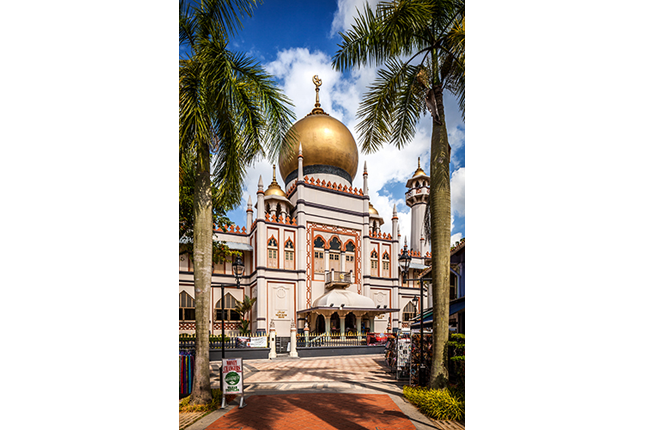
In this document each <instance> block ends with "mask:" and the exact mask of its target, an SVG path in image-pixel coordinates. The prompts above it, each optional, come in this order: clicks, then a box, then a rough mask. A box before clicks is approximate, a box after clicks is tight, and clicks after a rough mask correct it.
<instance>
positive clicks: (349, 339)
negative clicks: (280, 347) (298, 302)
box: [296, 333, 387, 348]
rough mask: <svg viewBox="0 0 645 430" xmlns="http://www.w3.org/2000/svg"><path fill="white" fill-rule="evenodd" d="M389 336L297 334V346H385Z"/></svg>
mask: <svg viewBox="0 0 645 430" xmlns="http://www.w3.org/2000/svg"><path fill="white" fill-rule="evenodd" d="M386 340H387V336H386V335H384V336H380V335H376V334H375V333H350V334H345V335H342V334H340V333H322V334H317V333H309V334H303V333H300V334H297V335H296V346H297V347H298V348H302V347H308V348H311V347H326V346H333V347H342V346H371V345H383V344H385V341H386Z"/></svg>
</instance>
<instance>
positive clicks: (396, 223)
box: [392, 204, 399, 266]
mask: <svg viewBox="0 0 645 430" xmlns="http://www.w3.org/2000/svg"><path fill="white" fill-rule="evenodd" d="M398 231H399V217H398V216H397V213H396V204H395V205H394V209H393V210H392V241H393V242H394V243H393V244H392V258H396V257H395V256H397V255H399V241H398V238H397V236H396V235H397V234H398ZM392 261H393V262H395V263H396V261H394V260H392ZM397 266H398V265H397Z"/></svg>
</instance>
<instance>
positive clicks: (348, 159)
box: [278, 76, 358, 183]
mask: <svg viewBox="0 0 645 430" xmlns="http://www.w3.org/2000/svg"><path fill="white" fill-rule="evenodd" d="M314 83H315V84H316V105H315V107H314V109H313V110H312V111H311V113H309V114H308V115H307V116H306V117H304V118H302V119H301V120H300V121H298V122H296V123H295V124H294V125H293V126H292V127H291V129H292V130H294V131H295V138H296V141H299V142H300V144H301V145H302V156H303V169H304V170H305V172H304V174H305V175H307V174H308V173H307V170H310V171H311V172H312V173H318V172H317V171H315V170H312V169H307V167H308V166H332V167H336V168H338V169H342V170H343V171H344V172H346V173H347V174H348V175H349V177H350V178H351V179H350V180H349V182H350V183H351V182H352V181H353V180H354V176H356V171H357V169H358V148H357V147H356V142H355V141H354V136H352V133H351V132H350V131H349V129H348V128H347V127H345V125H344V124H343V123H342V122H340V121H338V120H337V119H335V118H332V117H331V116H329V114H327V113H325V112H324V111H323V110H322V109H321V108H320V103H319V102H318V90H319V88H318V87H319V86H320V84H321V81H320V80H319V79H317V76H315V77H314ZM278 165H279V166H280V175H281V176H282V179H283V180H284V181H285V183H287V182H289V181H287V177H288V176H289V175H290V174H291V173H293V172H294V171H295V172H297V170H298V148H297V146H296V145H294V147H293V150H292V151H291V152H290V153H289V154H286V153H282V154H280V157H279V161H278ZM319 170H320V169H319ZM320 171H321V172H323V171H324V172H325V173H333V169H332V170H331V171H325V170H324V169H322V170H320ZM343 176H344V175H343ZM291 179H293V178H291ZM346 179H347V178H346Z"/></svg>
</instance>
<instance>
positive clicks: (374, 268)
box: [370, 250, 378, 277]
mask: <svg viewBox="0 0 645 430" xmlns="http://www.w3.org/2000/svg"><path fill="white" fill-rule="evenodd" d="M370 260H371V263H372V265H371V271H370V273H371V275H372V276H377V277H378V252H376V250H374V251H372V253H371V254H370Z"/></svg>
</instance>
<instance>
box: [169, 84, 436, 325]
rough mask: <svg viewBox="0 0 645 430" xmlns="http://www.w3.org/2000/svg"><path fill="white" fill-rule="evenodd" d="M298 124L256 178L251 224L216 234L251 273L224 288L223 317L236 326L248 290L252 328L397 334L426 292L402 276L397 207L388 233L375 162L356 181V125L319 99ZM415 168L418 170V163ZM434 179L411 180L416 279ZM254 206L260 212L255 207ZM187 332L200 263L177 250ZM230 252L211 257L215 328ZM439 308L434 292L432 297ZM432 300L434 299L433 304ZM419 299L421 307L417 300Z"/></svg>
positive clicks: (229, 275) (418, 176)
mask: <svg viewBox="0 0 645 430" xmlns="http://www.w3.org/2000/svg"><path fill="white" fill-rule="evenodd" d="M314 83H315V84H316V103H315V105H314V108H313V110H312V111H311V113H309V114H307V115H306V116H305V117H304V118H302V119H300V120H299V121H298V122H296V123H295V124H294V125H293V127H292V128H293V129H295V131H296V132H297V139H298V141H299V145H298V147H297V148H294V151H293V152H292V153H291V154H282V155H281V156H280V158H279V162H278V167H279V173H280V177H281V179H282V181H283V182H282V183H283V184H284V186H281V185H280V183H279V182H278V181H277V178H276V166H275V165H274V167H273V179H272V180H271V182H270V183H269V185H268V186H267V187H266V188H265V186H264V183H263V180H262V177H260V180H259V182H258V188H257V194H256V199H255V204H254V202H253V200H252V199H251V197H249V201H248V205H247V210H246V225H245V226H242V227H240V226H231V227H229V228H224V229H222V228H221V227H218V226H215V228H214V234H215V235H216V239H217V240H219V241H224V242H225V243H226V244H227V245H228V247H229V248H230V249H232V250H235V251H238V252H240V253H241V255H242V258H243V262H244V273H243V275H242V276H241V277H240V286H239V288H238V287H237V286H230V287H228V286H227V287H225V291H224V297H223V299H224V315H223V316H224V321H225V322H224V324H225V327H224V329H225V331H226V333H227V334H229V335H232V334H236V333H238V328H239V325H240V319H241V316H240V315H239V314H238V313H237V312H235V311H234V309H235V305H236V303H237V302H241V301H242V300H243V299H244V296H245V295H246V296H249V297H252V298H256V299H257V300H256V302H255V304H254V307H253V309H252V311H251V317H250V319H251V332H252V333H267V332H268V330H269V328H270V326H271V325H273V326H274V327H275V329H276V335H277V336H289V332H290V328H291V324H295V325H296V327H297V328H298V331H299V332H301V331H302V330H303V329H304V328H305V325H306V326H307V327H308V328H309V330H310V331H311V332H312V333H324V332H331V333H347V332H357V331H363V332H389V331H396V330H399V329H402V328H406V327H409V324H410V321H411V319H412V318H413V316H415V315H417V314H418V309H415V304H416V303H417V302H415V301H413V299H414V298H415V297H417V298H418V296H419V286H418V283H415V282H414V281H408V282H406V283H405V284H403V283H402V277H401V275H400V270H399V265H398V255H399V254H400V252H401V249H402V246H401V237H400V235H399V228H398V218H397V212H396V206H394V207H393V208H392V215H391V216H392V218H391V219H392V231H391V232H384V231H381V226H382V225H383V224H384V221H383V218H382V216H381V215H380V214H379V212H378V211H377V210H376V209H375V208H374V207H373V206H372V204H371V203H370V198H369V192H368V190H369V187H368V182H369V181H368V179H369V175H368V170H367V165H366V164H365V165H364V166H363V172H362V174H363V186H362V188H357V187H353V186H352V183H353V180H354V178H355V176H356V173H357V171H358V149H357V146H356V142H355V140H354V137H353V136H352V133H351V132H350V131H349V129H348V128H347V127H346V126H345V125H344V124H342V123H341V122H340V121H338V120H336V119H335V118H333V117H331V116H329V114H327V113H325V111H324V110H323V109H322V108H321V105H320V102H319V95H318V91H319V86H320V84H321V82H320V80H318V79H317V77H314ZM412 169H413V167H412V168H411V170H412ZM429 183H430V177H429V176H428V175H427V174H426V173H425V172H424V170H423V169H422V168H421V167H420V165H418V166H417V170H416V171H415V172H414V173H413V174H412V176H411V177H410V178H409V180H408V181H407V183H406V187H407V188H408V191H407V192H406V194H405V201H406V204H407V205H408V206H409V207H410V208H411V232H412V237H411V238H410V243H409V253H410V255H411V256H412V262H411V264H410V272H409V275H408V278H410V279H414V278H419V277H420V276H419V275H420V273H421V272H422V271H424V270H425V269H427V266H426V263H429V258H430V254H429V243H428V242H429V240H426V238H424V237H423V234H422V231H423V218H424V214H425V211H426V206H427V204H429V199H430V194H429V190H430V189H429ZM254 208H255V211H254ZM179 260H180V261H179V302H180V303H179V306H180V307H179V332H180V333H191V332H194V329H195V322H194V318H195V310H194V309H195V308H194V297H195V296H194V285H193V272H192V270H193V266H192V261H191V260H190V258H189V256H187V255H186V254H182V255H180V257H179ZM235 283H236V282H235V277H234V274H233V268H232V262H231V260H229V261H226V262H225V263H221V264H214V265H213V275H212V280H211V286H212V288H211V300H210V301H211V310H212V311H211V316H210V331H211V333H220V332H221V321H222V311H221V300H222V297H221V288H220V286H221V285H222V284H235ZM425 300H426V307H428V305H430V306H431V300H432V299H431V297H430V298H429V299H428V298H426V299H425ZM428 300H430V303H428ZM416 306H418V305H416Z"/></svg>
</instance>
